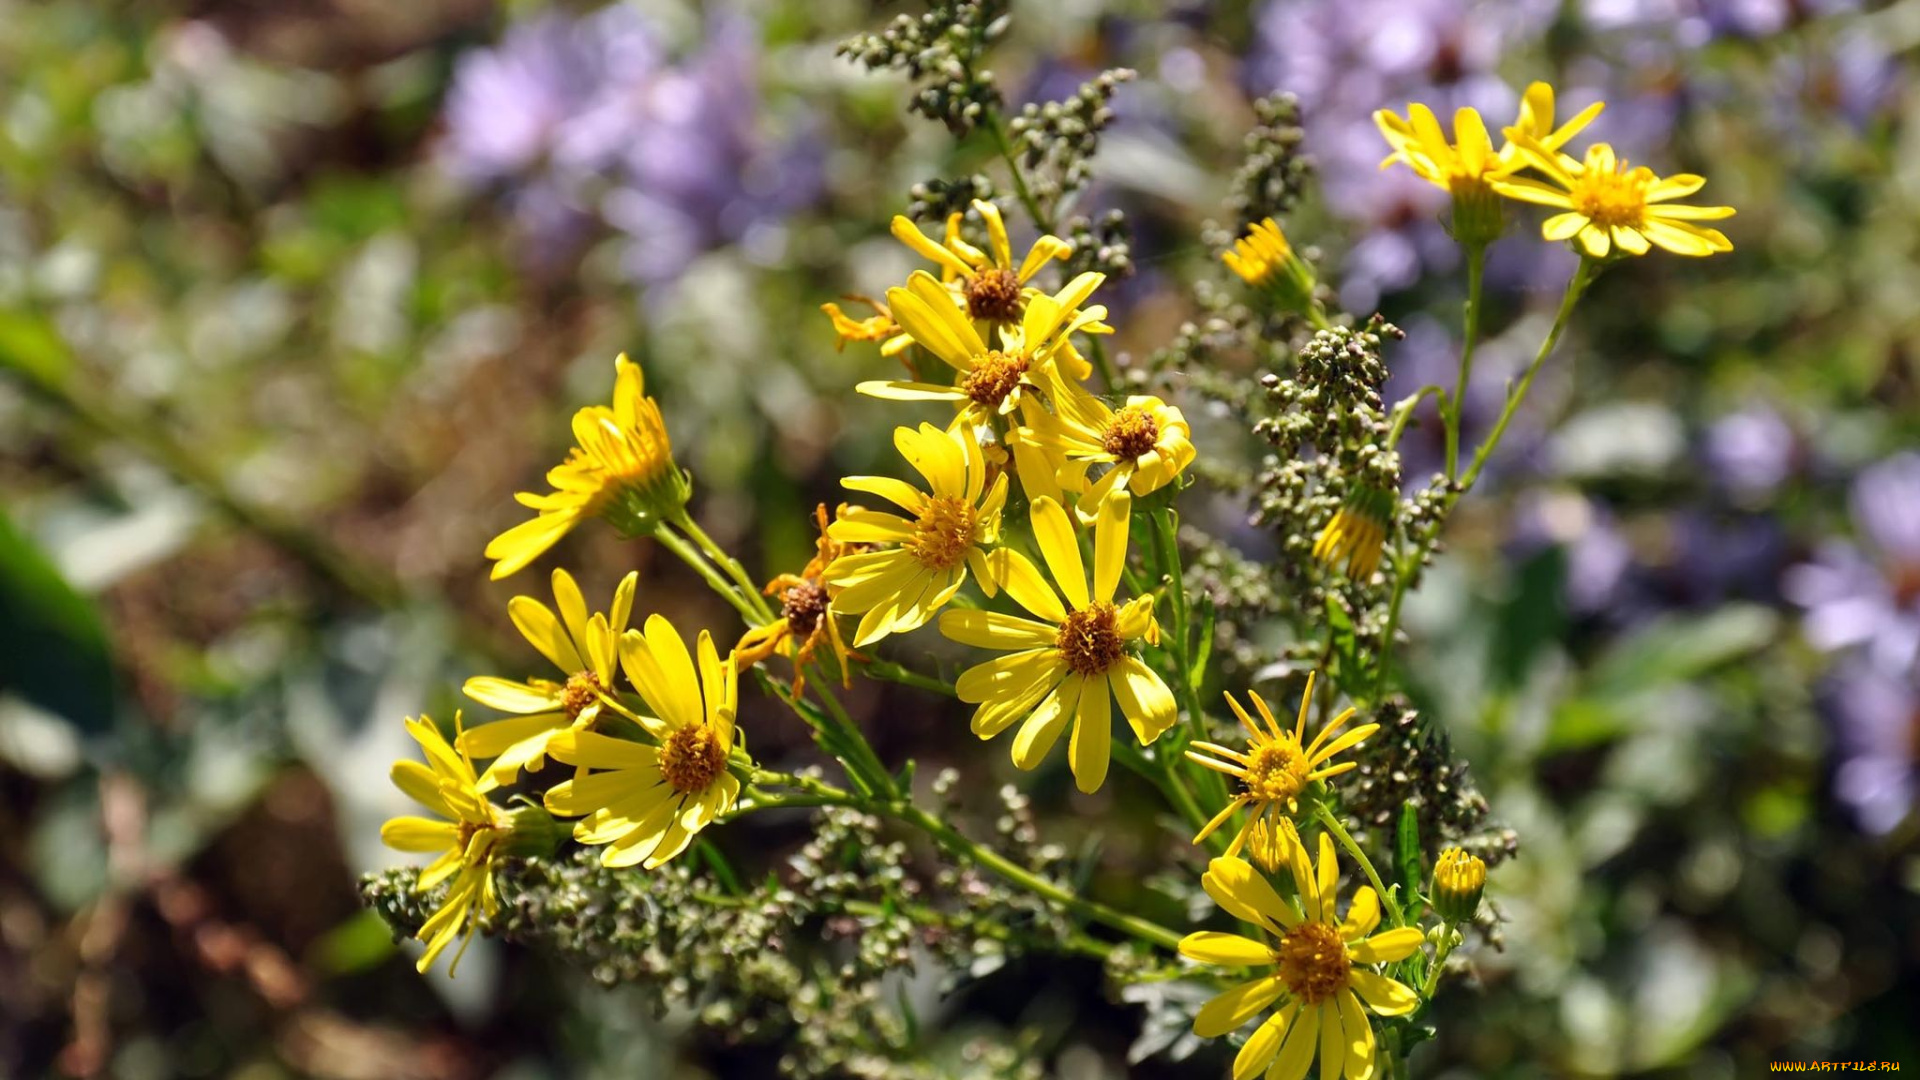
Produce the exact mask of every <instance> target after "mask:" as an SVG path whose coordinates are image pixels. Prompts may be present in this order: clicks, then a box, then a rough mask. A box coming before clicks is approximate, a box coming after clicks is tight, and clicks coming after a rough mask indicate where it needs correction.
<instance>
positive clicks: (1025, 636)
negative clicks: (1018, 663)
mask: <svg viewBox="0 0 1920 1080" xmlns="http://www.w3.org/2000/svg"><path fill="white" fill-rule="evenodd" d="M940 633H941V634H943V635H945V636H946V637H948V638H950V639H952V640H954V641H957V642H959V643H960V644H962V645H971V646H973V647H974V648H976V649H1042V648H1050V647H1052V646H1053V644H1054V643H1055V641H1057V640H1058V639H1059V636H1060V628H1059V627H1057V626H1053V625H1050V624H1048V623H1043V622H1035V621H1033V620H1032V619H1022V618H1020V617H1019V616H1017V615H1003V614H1001V613H1000V612H997V611H981V610H978V609H966V608H963V609H960V610H956V611H949V612H945V613H943V614H942V615H941V616H940Z"/></svg>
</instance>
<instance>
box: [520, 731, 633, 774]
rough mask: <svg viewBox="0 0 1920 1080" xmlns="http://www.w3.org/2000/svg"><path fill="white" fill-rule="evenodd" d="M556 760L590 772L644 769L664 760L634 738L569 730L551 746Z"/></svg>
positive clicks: (556, 737) (549, 748)
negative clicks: (591, 770)
mask: <svg viewBox="0 0 1920 1080" xmlns="http://www.w3.org/2000/svg"><path fill="white" fill-rule="evenodd" d="M548 750H549V751H550V752H551V753H552V754H553V756H554V757H557V758H559V759H560V760H561V761H564V762H566V763H567V764H569V765H578V766H580V767H581V768H586V769H644V768H649V767H651V766H653V765H654V764H655V763H656V762H658V761H659V760H660V751H658V750H656V749H654V748H653V747H651V746H647V745H645V744H643V743H637V742H634V741H632V740H630V739H616V738H614V737H613V736H611V735H602V734H600V733H599V732H597V731H565V732H561V733H560V734H558V735H556V736H554V739H553V742H552V743H550V744H548Z"/></svg>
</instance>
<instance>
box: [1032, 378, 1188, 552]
mask: <svg viewBox="0 0 1920 1080" xmlns="http://www.w3.org/2000/svg"><path fill="white" fill-rule="evenodd" d="M1052 397H1053V412H1051V413H1048V412H1043V411H1041V410H1037V409H1036V410H1032V411H1030V412H1029V413H1027V416H1028V418H1029V420H1030V426H1027V427H1022V428H1020V429H1018V430H1017V431H1016V432H1015V433H1014V435H1015V437H1016V439H1018V440H1019V441H1022V442H1028V443H1032V444H1033V445H1035V446H1038V447H1040V448H1041V449H1042V450H1044V451H1046V452H1048V453H1050V454H1053V455H1055V456H1057V457H1058V458H1059V459H1060V461H1061V462H1062V464H1061V466H1060V467H1059V469H1058V470H1057V471H1056V473H1055V480H1056V482H1057V483H1058V484H1059V485H1060V486H1061V487H1062V488H1063V489H1064V490H1067V491H1074V492H1082V493H1084V494H1083V495H1082V498H1081V499H1080V503H1079V506H1078V510H1079V513H1080V519H1081V520H1082V521H1088V520H1091V518H1092V515H1093V514H1094V513H1095V511H1097V510H1098V509H1099V507H1100V506H1101V504H1102V503H1104V502H1105V501H1106V499H1107V496H1108V495H1109V494H1111V493H1112V492H1115V491H1121V490H1125V491H1131V492H1132V493H1133V494H1135V495H1147V494H1150V493H1152V492H1155V491H1158V490H1160V489H1161V488H1163V487H1165V486H1167V485H1168V484H1170V483H1172V482H1173V480H1174V478H1175V477H1177V476H1179V475H1180V474H1181V473H1182V472H1184V471H1185V470H1186V467H1187V466H1188V465H1191V464H1192V463H1193V459H1194V449H1193V429H1192V428H1190V427H1188V426H1187V418H1186V416H1185V415H1183V414H1182V413H1181V412H1180V410H1179V409H1178V408H1177V407H1175V406H1172V405H1168V404H1167V403H1166V402H1164V401H1162V400H1160V399H1159V398H1157V397H1150V396H1147V395H1142V394H1136V395H1133V396H1131V397H1129V398H1127V403H1126V404H1125V405H1123V406H1121V407H1120V408H1119V409H1114V408H1112V407H1110V406H1109V405H1107V403H1106V402H1104V401H1101V400H1100V399H1099V398H1097V397H1094V396H1093V395H1092V394H1089V393H1087V392H1086V391H1085V390H1082V389H1080V387H1078V386H1074V385H1070V384H1065V385H1058V386H1057V388H1056V389H1055V390H1054V392H1053V394H1052ZM1098 464H1104V465H1108V466H1110V468H1108V469H1107V471H1106V472H1105V473H1104V474H1103V475H1102V476H1101V477H1100V479H1098V480H1096V481H1094V482H1093V483H1092V485H1091V487H1089V485H1088V481H1087V470H1088V469H1090V468H1091V467H1093V466H1094V465H1098ZM1023 467H1024V466H1023Z"/></svg>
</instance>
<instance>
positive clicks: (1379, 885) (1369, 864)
mask: <svg viewBox="0 0 1920 1080" xmlns="http://www.w3.org/2000/svg"><path fill="white" fill-rule="evenodd" d="M1313 816H1314V817H1316V818H1318V819H1319V821H1320V824H1321V826H1322V827H1323V828H1325V829H1326V830H1327V831H1328V832H1330V833H1332V834H1333V838H1334V839H1335V840H1337V841H1339V843H1340V846H1341V847H1343V848H1346V849H1347V854H1348V855H1351V856H1353V860H1354V861H1355V862H1357V863H1359V864H1360V869H1361V871H1363V872H1364V873H1365V874H1366V875H1367V884H1369V885H1372V886H1373V891H1374V892H1376V893H1378V894H1379V896H1380V903H1382V904H1384V905H1385V906H1386V909H1387V920H1388V921H1389V922H1391V923H1393V925H1395V926H1405V925H1407V918H1406V916H1405V915H1403V914H1401V911H1400V901H1398V900H1395V899H1394V898H1393V894H1392V893H1391V892H1388V891H1387V886H1386V884H1385V883H1383V882H1382V881H1381V880H1380V873H1379V871H1377V870H1375V869H1374V868H1373V860H1372V859H1369V858H1367V853H1366V852H1365V851H1362V850H1361V849H1360V845H1359V843H1358V842H1356V841H1355V840H1354V838H1353V834H1352V833H1350V832H1348V831H1347V827H1346V826H1345V825H1342V824H1340V819H1339V818H1337V817H1335V816H1334V814H1333V811H1332V810H1329V809H1327V804H1326V803H1318V804H1316V805H1315V806H1314V808H1313Z"/></svg>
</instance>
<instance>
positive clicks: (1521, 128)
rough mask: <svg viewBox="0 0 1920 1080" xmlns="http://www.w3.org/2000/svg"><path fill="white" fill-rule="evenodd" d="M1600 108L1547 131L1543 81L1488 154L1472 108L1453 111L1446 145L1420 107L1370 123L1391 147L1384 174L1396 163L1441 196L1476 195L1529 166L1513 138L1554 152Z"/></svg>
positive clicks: (1549, 119)
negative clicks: (1528, 140) (1525, 139)
mask: <svg viewBox="0 0 1920 1080" xmlns="http://www.w3.org/2000/svg"><path fill="white" fill-rule="evenodd" d="M1604 108H1606V105H1605V103H1604V102H1594V103H1593V104H1592V105H1589V106H1587V107H1586V108H1584V109H1582V110H1580V112H1579V113H1577V114H1575V116H1574V117H1573V119H1571V120H1568V121H1567V122H1566V123H1564V124H1562V125H1560V126H1559V127H1557V128H1556V127H1554V126H1553V111H1554V105H1553V87H1551V86H1549V85H1547V84H1546V83H1543V82H1537V83H1534V84H1533V85H1531V86H1529V87H1527V92H1526V94H1525V95H1524V96H1523V97H1522V98H1521V99H1520V115H1519V117H1518V118H1517V119H1516V120H1515V121H1514V125H1513V127H1511V128H1508V129H1507V135H1508V138H1509V140H1510V141H1509V142H1508V143H1507V144H1506V145H1504V146H1502V147H1501V148H1500V149H1499V150H1498V151H1496V150H1494V148H1493V139H1492V138H1491V137H1489V136H1488V134H1487V125H1486V122H1485V121H1484V120H1482V119H1481V118H1480V114H1479V113H1478V112H1477V111H1475V110H1473V109H1467V108H1462V109H1457V110H1455V111H1454V114H1453V141H1452V142H1448V141H1447V135H1446V132H1445V131H1443V130H1441V127H1440V121H1439V119H1438V118H1436V117H1435V116H1434V115H1433V110H1432V109H1429V108H1427V107H1426V106H1425V105H1420V104H1411V105H1408V106H1407V115H1406V116H1405V117H1404V118H1403V117H1401V116H1399V115H1398V114H1396V113H1395V112H1393V110H1391V109H1380V110H1378V111H1376V112H1375V113H1374V114H1373V122H1374V124H1375V125H1376V126H1377V127H1379V129H1380V134H1381V135H1382V136H1384V137H1385V138H1386V140H1387V145H1388V146H1390V147H1392V148H1393V153H1391V154H1389V155H1387V158H1386V160H1385V161H1382V162H1381V163H1380V167H1381V168H1383V169H1384V168H1386V167H1387V166H1389V165H1392V164H1394V163H1395V162H1399V163H1401V164H1404V165H1406V166H1407V167H1408V168H1410V169H1412V170H1413V171H1414V174H1415V175H1417V176H1419V177H1420V178H1421V179H1422V180H1425V181H1427V182H1428V183H1431V184H1433V185H1434V186H1435V187H1438V188H1440V189H1441V190H1443V191H1447V192H1451V193H1452V194H1454V195H1459V194H1461V193H1462V192H1463V191H1465V192H1467V193H1469V194H1472V193H1477V192H1478V191H1479V190H1480V189H1481V188H1483V187H1486V186H1487V185H1490V184H1491V183H1492V182H1493V181H1495V180H1501V179H1504V178H1506V177H1508V176H1511V175H1512V174H1513V173H1515V172H1518V171H1519V170H1521V169H1523V168H1525V167H1526V166H1527V165H1528V164H1530V162H1529V161H1528V159H1527V158H1526V156H1525V155H1523V154H1522V152H1521V150H1520V148H1519V147H1518V146H1517V145H1516V144H1515V143H1514V142H1512V141H1511V140H1512V138H1513V136H1514V133H1516V132H1518V133H1521V134H1524V135H1525V136H1527V137H1528V138H1531V139H1532V140H1534V141H1535V142H1537V143H1538V144H1539V145H1540V146H1541V147H1543V148H1544V149H1546V150H1550V151H1557V150H1559V149H1560V148H1561V147H1562V146H1565V145H1566V144H1567V143H1568V142H1569V141H1570V140H1572V138H1573V137H1574V136H1575V135H1578V134H1580V132H1582V131H1584V130H1585V129H1586V127H1587V125H1588V124H1591V123H1593V120H1594V118H1595V117H1597V116H1599V115H1600V110H1602V109H1604Z"/></svg>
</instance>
